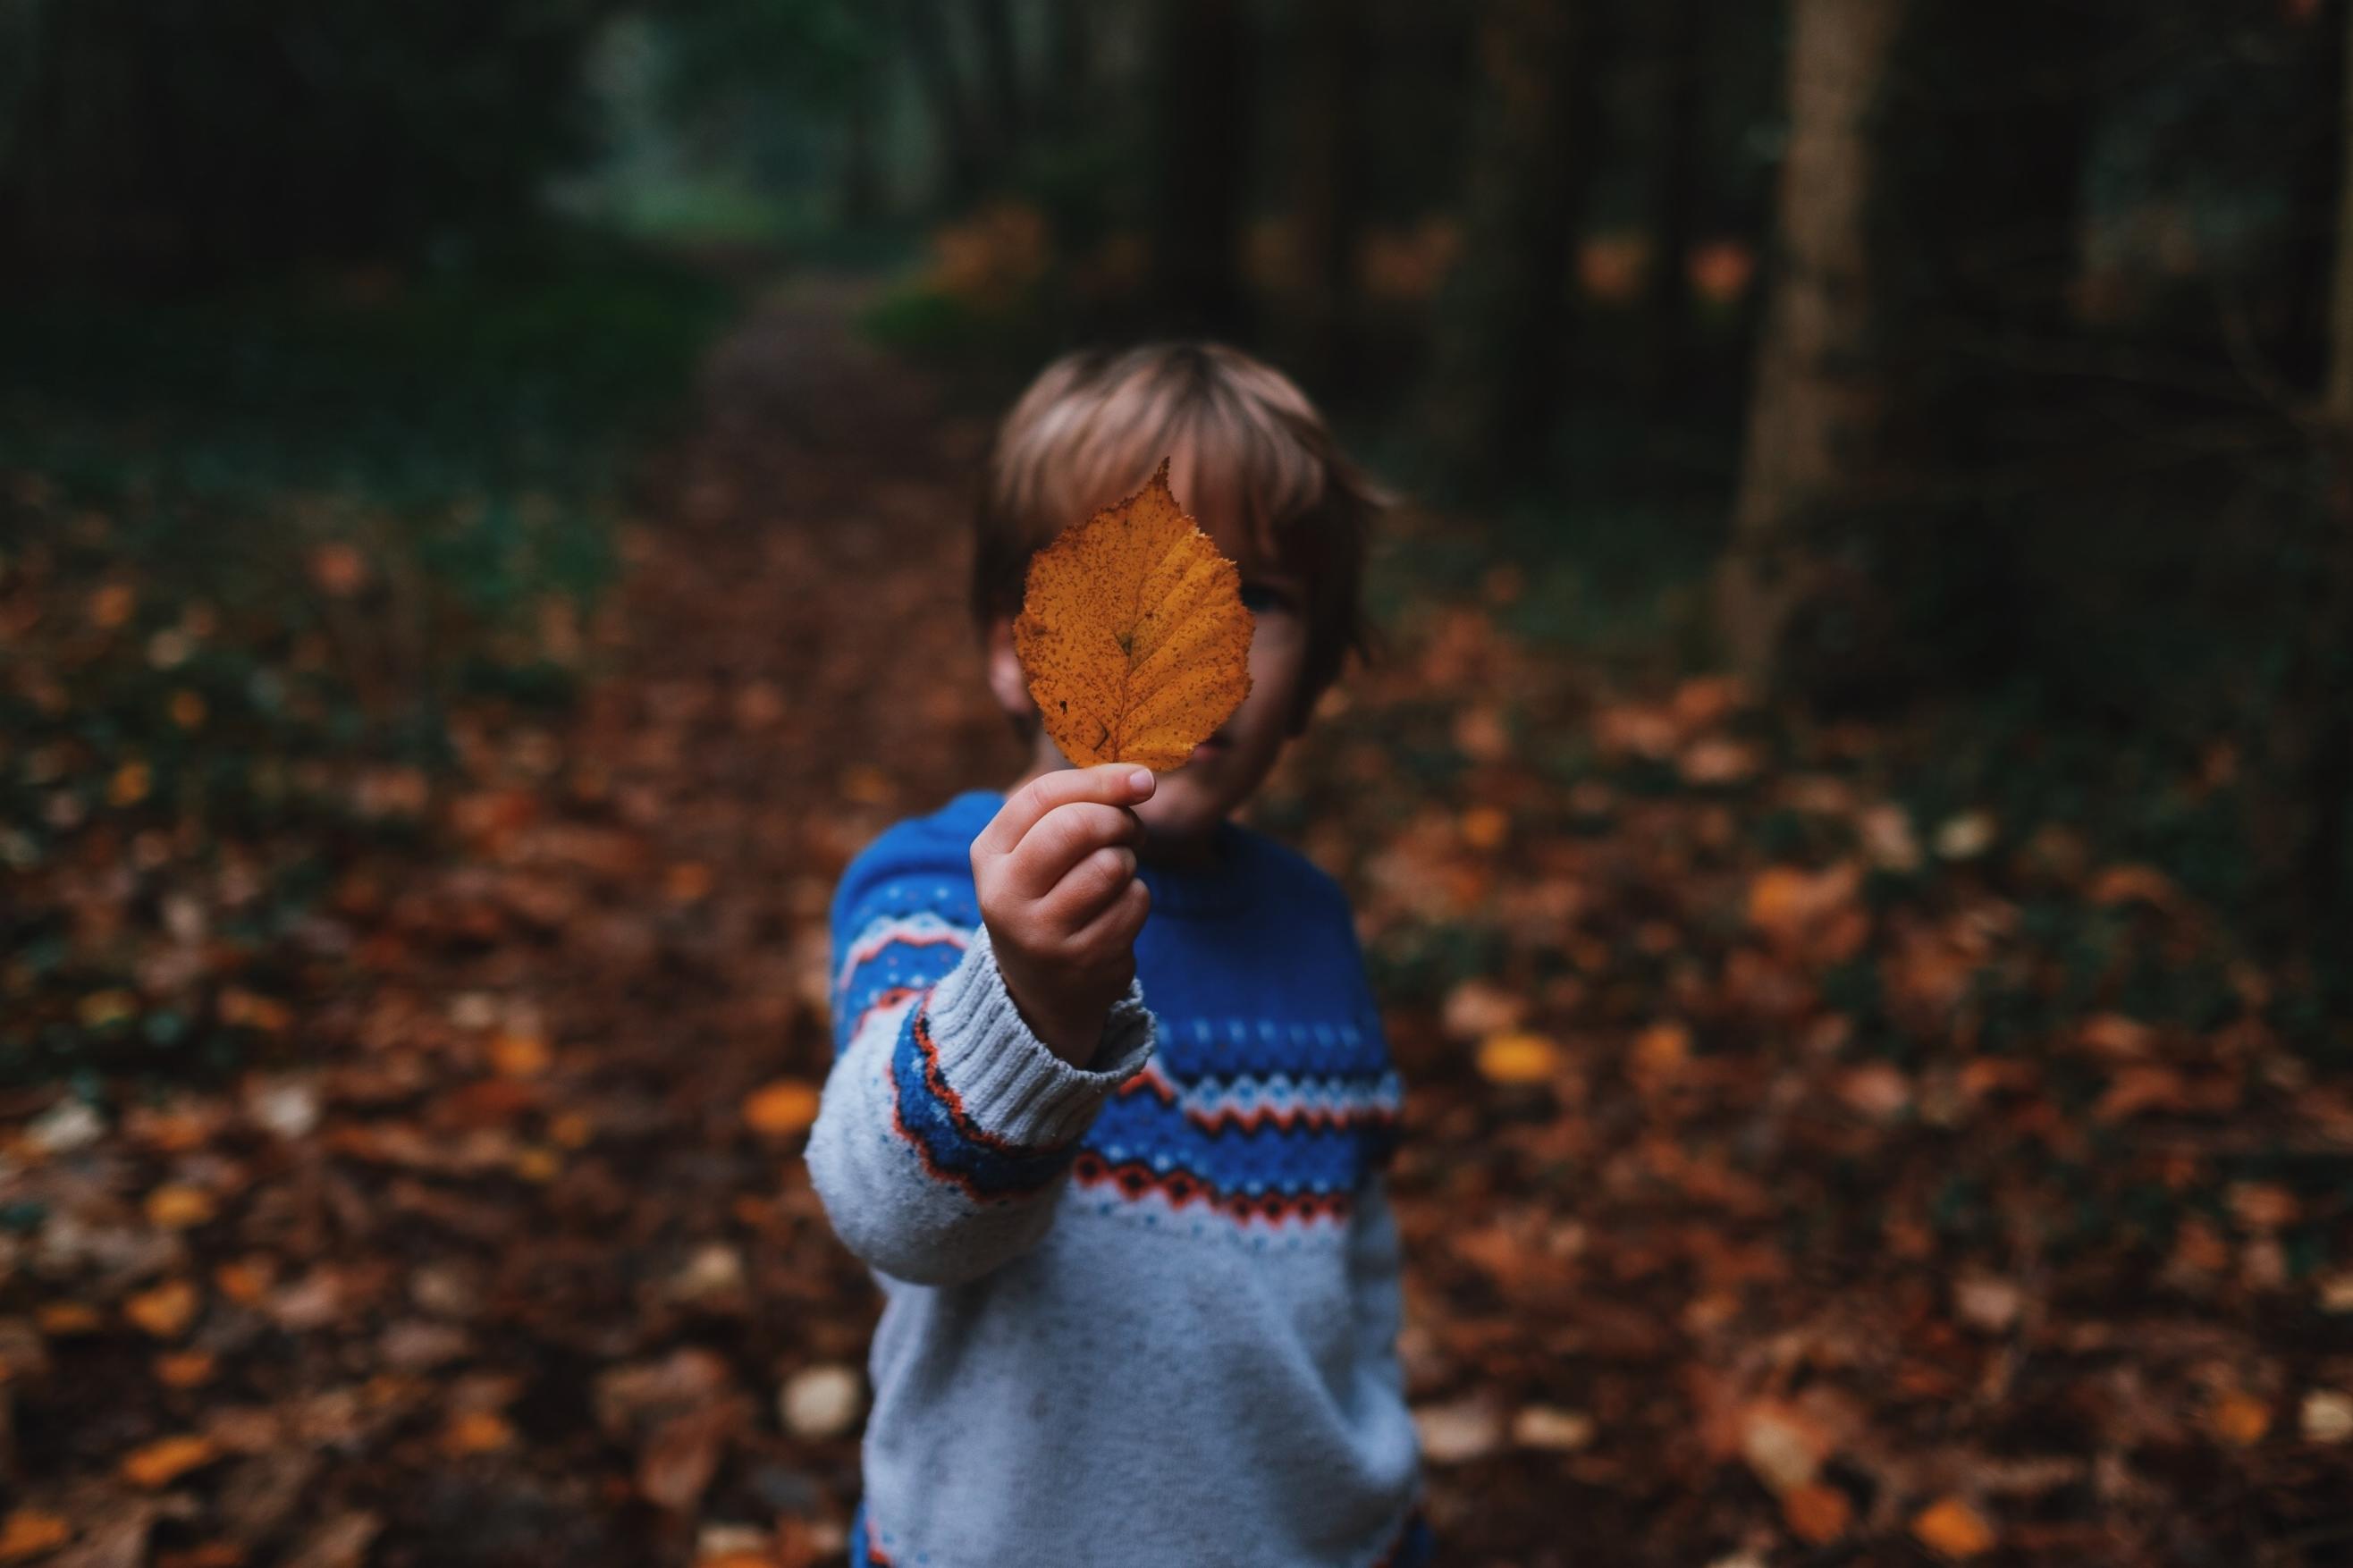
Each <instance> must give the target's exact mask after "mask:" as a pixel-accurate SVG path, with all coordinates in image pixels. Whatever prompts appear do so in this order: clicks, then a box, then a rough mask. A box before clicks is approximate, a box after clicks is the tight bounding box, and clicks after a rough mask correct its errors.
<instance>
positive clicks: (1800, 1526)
mask: <svg viewBox="0 0 2353 1568" xmlns="http://www.w3.org/2000/svg"><path fill="white" fill-rule="evenodd" d="M1781 1517H1782V1518H1783V1519H1785V1520H1787V1521H1788V1524H1789V1533H1790V1534H1792V1535H1794V1536H1796V1537H1797V1538H1798V1539H1799V1540H1800V1541H1803V1542H1810V1543H1811V1544H1812V1545H1815V1546H1821V1545H1824V1544H1826V1543H1828V1542H1832V1541H1836V1540H1837V1539H1838V1538H1839V1537H1840V1536H1841V1535H1844V1534H1845V1533H1846V1532H1847V1527H1848V1526H1849V1525H1851V1524H1852V1523H1853V1522H1854V1505H1853V1504H1852V1503H1851V1502H1849V1501H1848V1500H1847V1496H1846V1493H1844V1492H1842V1491H1841V1490H1839V1489H1838V1488H1836V1487H1833V1486H1826V1485H1824V1484H1823V1483H1822V1482H1820V1481H1808V1482H1807V1483H1806V1484H1805V1485H1804V1486H1801V1487H1793V1488H1791V1489H1789V1490H1788V1491H1786V1492H1784V1493H1782V1494H1781Z"/></svg>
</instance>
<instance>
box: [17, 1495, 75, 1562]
mask: <svg viewBox="0 0 2353 1568" xmlns="http://www.w3.org/2000/svg"><path fill="white" fill-rule="evenodd" d="M72 1539H73V1526H72V1525H70V1524H68V1523H67V1522H66V1521H65V1519H64V1517H63V1516H62V1515H59V1514H54V1513H48V1512H45V1511H43V1510H40V1509H37V1508H20V1509H16V1510H11V1511H10V1513H9V1515H8V1517H7V1518H6V1519H5V1520H0V1563H22V1562H24V1561H25V1560H26V1558H28V1557H38V1556H39V1555H40V1554H41V1553H42V1552H54V1551H56V1550H57V1549H58V1547H60V1546H63V1545H64V1544H65V1543H66V1542H69V1541H71V1540H72Z"/></svg>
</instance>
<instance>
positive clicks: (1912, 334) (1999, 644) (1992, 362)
mask: <svg viewBox="0 0 2353 1568" xmlns="http://www.w3.org/2000/svg"><path fill="white" fill-rule="evenodd" d="M2097 16H2098V13H2097V11H2096V9H2095V5H2094V4H2093V3H2088V0H2061V3H2057V4H2050V3H2036V0H1989V3H1982V4H1968V5H1965V4H1962V3H1961V0H1796V3H1795V5H1794V6H1793V10H1792V21H1793V35H1792V38H1791V42H1790V49H1789V58H1788V99H1789V121H1790V131H1789V145H1788V158H1787V161H1786V163H1784V166H1783V169H1782V174H1781V194H1780V203H1779V217H1778V228H1779V235H1778V247H1779V255H1778V258H1777V260H1776V267H1775V278H1774V282H1773V285H1772V287H1773V294H1772V299H1771V301H1770V304H1769V306H1768V314H1767V325H1766V329H1765V339H1764V342H1763V344H1762V346H1761V348H1760V351H1759V355H1758V363H1757V371H1756V382H1755V392H1754V395H1753V400H1752V404H1751V410H1750V419H1749V427H1748V433H1747V438H1746V456H1745V462H1744V468H1743V472H1742V478H1741V486H1740V494H1739V500H1738V503H1737V506H1736V517H1735V523H1734V527H1735V535H1734V541H1733V544H1732V548H1731V552H1730V553H1729V556H1728V558H1727V560H1726V562H1725V571H1724V574H1723V607H1724V625H1725V635H1726V638H1727V641H1728V643H1729V645H1730V649H1731V652H1732V654H1733V657H1734V658H1735V660H1736V663H1737V664H1738V666H1739V667H1740V668H1743V669H1744V670H1746V671H1747V672H1748V673H1749V674H1751V675H1752V676H1755V677H1757V678H1759V679H1763V680H1765V681H1767V682H1768V683H1772V684H1778V685H1780V686H1783V687H1786V688H1788V689H1793V690H1795V691H1797V692H1799V694H1802V695H1805V696H1808V697H1810V698H1812V699H1814V700H1817V701H1821V702H1825V703H1831V704H1845V703H1852V702H1870V701H1877V700H1888V699H1892V698H1894V697H1896V696H1898V695H1900V694H1902V693H1905V692H1908V691H1911V690H1914V689H1917V687H1918V685H1919V683H1920V682H1921V681H1922V680H1923V679H1935V678H1937V677H1939V676H1943V675H1948V674H1952V673H1956V672H1957V671H1960V670H1963V669H1967V668H1976V667H1978V666H1979V665H1980V664H1982V663H1983V662H1984V661H1986V660H1989V659H1999V658H2000V657H2002V655H2003V653H2004V652H2005V651H2006V650H2005V648H2004V646H2003V644H2004V640H2005V639H2006V638H2007V637H2009V636H2010V634H2009V632H2008V630H2007V627H2008V626H2009V619H2008V617H2007V616H2006V614H2005V609H2006V599H2005V595H2006V594H2007V593H2008V591H2009V585H2008V583H2007V581H2006V578H2005V573H2006V571H2007V568H2008V552H2007V549H2006V544H2005V535H2006V531H2008V530H2010V528H2012V527H2014V526H2017V523H2016V522H2014V521H2013V520H2014V519H2018V518H2022V517H2023V516H2025V515H2026V512H2027V509H2023V508H2021V506H2020V505H2019V502H2020V500H2021V495H2020V491H2019V489H2018V488H2017V479H2016V476H2018V475H2020V474H2026V473H2031V472H2032V471H2033V468H2034V465H2035V463H2036V462H2037V460H2038V459H2040V458H2044V457H2047V456H2048V455H2049V453H2048V447H2049V445H2050V444H2051V443H2052V442H2053V441H2054V440H2056V439H2058V438H2059V433H2060V432H2061V431H2063V429H2064V426H2063V424H2061V423H2059V422H2054V421H2052V420H2049V419H2045V418H2042V417H2040V414H2041V412H2042V410H2043V408H2044V407H2045V405H2048V404H2049V403H2050V401H2051V400H2052V396H2053V395H2054V387H2055V384H2054V382H2053V381H2052V379H2051V378H2050V377H2049V376H2048V375H2047V374H2038V366H2047V364H2048V363H2049V360H2050V357H2051V354H2052V349H2053V347H2054V345H2056V344H2057V343H2058V342H2060V340H2061V339H2062V338H2063V336H2064V335H2065V334H2066V333H2067V332H2069V331H2071V330H2072V323H2071V319H2070V316H2069V311H2068V308H2067V295H2068V289H2069V288H2070V285H2071V284H2072V282H2073V278H2074V269H2073V261H2074V256H2075V247H2076V235H2077V222H2076V219H2077V214H2078V211H2079V204H2080V193H2081V184H2082V169H2083V153H2084V134H2085V128H2086V125H2087V123H2088V118H2089V95H2088V91H2087V87H2086V84H2087V82H2088V81H2089V80H2090V79H2092V77H2093V75H2094V72H2093V70H2092V58H2093V57H2092V53H2091V50H2092V46H2093V45H2094V42H2095V40H2096V37H2097V30H2096V27H2095V26H2094V24H2095V22H2096V20H2097Z"/></svg>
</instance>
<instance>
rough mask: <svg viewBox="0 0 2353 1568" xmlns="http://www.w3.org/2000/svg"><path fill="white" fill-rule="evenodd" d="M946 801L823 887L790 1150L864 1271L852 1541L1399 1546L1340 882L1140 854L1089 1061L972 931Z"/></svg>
mask: <svg viewBox="0 0 2353 1568" xmlns="http://www.w3.org/2000/svg"><path fill="white" fill-rule="evenodd" d="M1003 799H1004V797H1003V796H1002V795H996V794H992V793H983V792H977V791H976V792H974V793H971V794H967V795H959V796H957V797H956V798H955V800H953V801H951V802H949V803H948V805H946V806H944V808H942V809H941V810H940V811H938V812H937V813H935V814H934V815H933V816H927V817H921V818H917V819H914V820H911V821H907V822H902V823H901V824H900V825H899V826H896V827H893V828H892V829H891V830H890V831H889V832H887V833H885V834H884V835H882V837H881V838H879V839H877V840H876V841H875V842H874V843H873V844H872V845H871V846H870V847H868V848H867V849H866V851H865V852H864V853H863V854H861V855H860V856H859V857H858V858H857V859H856V860H855V861H854V862H852V863H851V865H850V867H849V869H848V871H846V872H845V873H844V874H843V877H842V879H841V885H840V888H839V890H838V891H837V892H836V894H835V897H834V904H833V952H834V971H833V1011H834V1046H835V1058H834V1065H833V1070H832V1073H831V1075H830V1076H829V1077H828V1079H827V1080H826V1086H825V1099H824V1104H823V1108H822V1110H820V1111H819V1113H818V1121H817V1126H816V1128H815V1130H814V1131H812V1133H811V1134H810V1138H809V1146H808V1163H809V1172H810V1174H811V1176H812V1177H813V1179H814V1181H815V1184H816V1186H817V1190H818V1195H819V1196H820V1197H821V1198H822V1199H823V1200H824V1203H825V1206H826V1212H827V1213H828V1215H830V1216H831V1218H832V1221H833V1225H834V1228H835V1230H836V1231H837V1232H839V1235H840V1237H841V1238H842V1240H843V1241H844V1242H845V1243H847V1244H848V1245H849V1247H850V1249H851V1250H852V1251H854V1252H856V1253H857V1254H858V1255H859V1256H860V1258H864V1259H865V1260H866V1262H867V1263H868V1264H869V1265H870V1266H871V1267H872V1268H873V1269H874V1271H875V1274H876V1277H877V1279H879V1280H880V1282H881V1286H882V1289H883V1292H884V1296H885V1299H886V1300H885V1305H884V1308H883V1312H882V1320H881V1324H880V1326H878V1327H877V1328H876V1330H875V1332H874V1346H873V1356H872V1374H873V1383H874V1407H873V1411H872V1414H871V1415H870V1417H869V1419H868V1422H867V1428H866V1440H865V1472H866V1496H865V1501H864V1503H863V1505H862V1506H861V1507H860V1512H859V1518H858V1520H857V1521H856V1523H855V1525H854V1526H853V1531H852V1534H853V1540H852V1548H851V1561H852V1562H853V1563H860V1564H867V1563H894V1564H899V1565H901V1568H913V1565H922V1568H1016V1565H1018V1568H1104V1565H1106V1564H1113V1563H1116V1564H1120V1565H1121V1568H1178V1565H1182V1568H1203V1565H1208V1564H1235V1565H1241V1564H1248V1565H1249V1568H1307V1565H1311V1564H1312V1565H1314V1568H1324V1565H1334V1568H1374V1565H1377V1564H1378V1565H1386V1568H1406V1565H1408V1564H1419V1563H1424V1562H1426V1561H1427V1559H1428V1555H1429V1550H1430V1542H1429V1539H1428V1531H1427V1530H1426V1529H1425V1528H1424V1527H1423V1526H1422V1525H1421V1523H1420V1521H1419V1515H1418V1513H1417V1512H1416V1509H1415V1503H1416V1498H1417V1493H1418V1485H1419V1481H1418V1457H1417V1453H1416V1448H1415V1444H1414V1430H1413V1425H1412V1422H1411V1420H1410V1419H1409V1416H1408V1415H1407V1411H1406V1405H1405V1397H1404V1384H1403V1378H1402V1375H1401V1373H1400V1372H1399V1370H1398V1360H1397V1352H1396V1342H1397V1335H1398V1319H1399V1295H1398V1238H1397V1229H1396V1226H1395V1225H1394V1223H1393V1222H1392V1220H1391V1218H1390V1215H1389V1210H1388V1202H1387V1199H1386V1196H1385V1194H1384V1189H1383V1184H1382V1175H1381V1172H1382V1169H1383V1166H1384V1164H1385V1163H1386V1161H1387V1157H1388V1151H1389V1147H1390V1143H1391V1140H1392V1136H1393V1134H1394V1131H1395V1129H1396V1125H1397V1118H1398V1094H1399V1089H1398V1078H1397V1075H1396V1073H1395V1072H1394V1071H1393V1070H1392V1069H1391V1067H1390V1064H1389V1059H1388V1048H1387V1046H1386V1044H1385V1042H1384V1040H1383V1038H1382V1035H1381V1029H1380V1021H1379V1017H1378V1015H1377V1011H1376V1009H1375V1007H1374V1004H1373V998H1372V994H1371V991H1370V988H1369V987H1368V985H1367V984H1366V979H1365V971H1364V962H1363V958H1362V955H1361V954H1360V953H1359V952H1358V950H1357V945H1356V931H1355V926H1354V923H1353V921H1351V919H1350V917H1349V912H1348V907H1347V903H1346V900H1345V897H1344V896H1343V895H1342V893H1341V892H1340V889H1338V887H1337V886H1335V884H1334V883H1333V881H1332V880H1331V879H1330V878H1328V877H1326V876H1324V874H1323V873H1322V872H1321V871H1319V870H1317V869H1316V868H1314V866H1312V865H1311V864H1309V863H1308V862H1307V861H1306V860H1305V859H1303V858H1301V857H1300V856H1298V855H1296V854H1294V853H1293V852H1292V851H1290V850H1288V849H1285V848H1282V847H1280V846H1278V845H1276V844H1275V843H1274V842H1273V841H1272V840H1271V839H1268V838H1266V837H1262V836H1261V835H1259V834H1256V833H1253V832H1250V830H1248V829H1246V828H1243V827H1240V826H1235V825H1233V824H1227V825H1225V826H1222V827H1220V828H1219V831H1218V837H1217V841H1216V845H1215V853H1214V854H1213V856H1211V857H1210V858H1209V860H1208V862H1207V863H1206V864H1203V865H1199V866H1187V867H1184V868H1166V867H1157V866H1154V865H1152V864H1150V863H1148V862H1147V863H1146V864H1145V866H1144V867H1143V868H1142V871H1141V873H1140V874H1141V875H1142V876H1143V878H1144V879H1145V882H1146V883H1147V884H1148V885H1149V886H1150V888H1151V890H1152V913H1151V916H1150V918H1149V919H1148V920H1147V921H1145V927H1144V931H1143V933H1142V934H1141V935H1140V936H1139V937H1138V938H1137V939H1136V945H1135V965H1136V980H1135V984H1134V985H1132V986H1130V987H1129V989H1128V993H1127V995H1126V996H1125V997H1124V999H1123V1000H1122V1001H1121V1002H1120V1003H1118V1004H1117V1005H1114V1006H1113V1009H1112V1013H1111V1016H1110V1019H1109V1021H1108V1022H1107V1024H1106V1026H1105V1029H1104V1034H1103V1044H1102V1046H1101V1047H1100V1048H1099V1050H1098V1051H1097V1053H1096V1056H1095V1058H1094V1059H1093V1060H1092V1063H1090V1065H1089V1066H1088V1068H1084V1069H1082V1068H1073V1067H1071V1066H1070V1065H1069V1064H1068V1063H1066V1062H1064V1061H1063V1060H1062V1059H1061V1058H1059V1057H1057V1056H1056V1055H1054V1053H1053V1052H1051V1051H1050V1050H1049V1049H1047V1047H1045V1045H1044V1044H1043V1043H1042V1042H1041V1041H1039V1039H1038V1037H1036V1036H1035V1035H1034V1034H1032V1033H1031V1032H1030V1030H1029V1027H1028V1026H1027V1025H1026V1024H1024V1023H1023V1022H1022V1019H1021V1016H1020V1014H1019V1013H1018V1011H1017V1010H1016V1008H1015V1007H1014V1005H1013V1003H1012V1000H1011V998H1010V997H1009V996H1008V995H1007V994H1006V990H1005V984H1004V981H1003V979H1002V977H1001V976H1000V975H999V974H998V973H997V964H996V961H995V959H994V958H993V957H992V956H991V955H990V952H989V946H988V931H987V927H986V926H985V925H983V924H982V923H981V921H980V918H979V911H978V907H977V904H976V897H975V894H974V890H973V881H972V868H971V863H970V859H969V855H970V850H971V845H972V840H973V838H974V837H975V836H976V835H977V834H978V833H979V832H980V830H981V829H982V828H983V827H984V826H987V823H988V821H989V819H990V818H991V817H992V816H995V815H996V813H997V808H998V806H999V805H1002V804H1003Z"/></svg>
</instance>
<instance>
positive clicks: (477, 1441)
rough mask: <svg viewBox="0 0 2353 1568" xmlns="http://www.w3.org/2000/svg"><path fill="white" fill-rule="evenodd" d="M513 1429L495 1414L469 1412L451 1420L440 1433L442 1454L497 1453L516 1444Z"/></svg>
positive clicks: (482, 1411) (455, 1416)
mask: <svg viewBox="0 0 2353 1568" xmlns="http://www.w3.org/2000/svg"><path fill="white" fill-rule="evenodd" d="M514 1438H515V1432H514V1427H513V1426H512V1424H510V1423H509V1422H508V1420H507V1418H506V1417H505V1416H503V1415H500V1414H499V1413H498V1412H497V1411H495V1410H469V1411H465V1412H463V1413H462V1414H460V1415H453V1416H451V1417H450V1418H449V1424H448V1426H444V1427H443V1428H442V1429H441V1451H442V1452H443V1453H446V1454H453V1455H458V1456H461V1457H462V1456H464V1455H468V1454H490V1453H495V1452H497V1451H498V1450H499V1449H501V1448H504V1447H508V1446H509V1445H511V1444H512V1443H513V1442H514Z"/></svg>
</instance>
